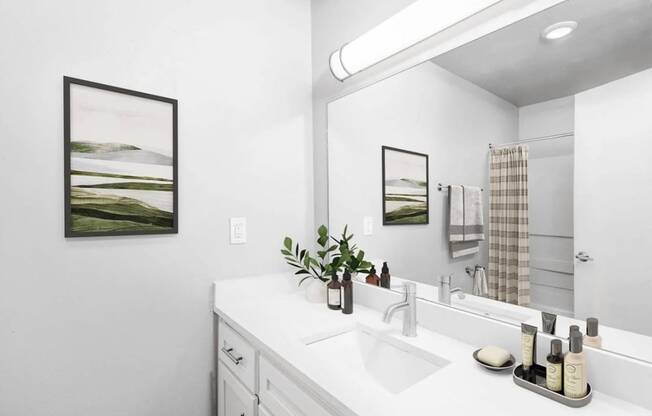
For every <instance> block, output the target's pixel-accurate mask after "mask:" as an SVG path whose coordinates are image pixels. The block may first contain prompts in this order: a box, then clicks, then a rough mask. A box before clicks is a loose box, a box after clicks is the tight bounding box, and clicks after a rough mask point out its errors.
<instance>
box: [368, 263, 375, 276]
mask: <svg viewBox="0 0 652 416" xmlns="http://www.w3.org/2000/svg"><path fill="white" fill-rule="evenodd" d="M369 274H376V266H374V265H373V264H372V265H371V270H369Z"/></svg>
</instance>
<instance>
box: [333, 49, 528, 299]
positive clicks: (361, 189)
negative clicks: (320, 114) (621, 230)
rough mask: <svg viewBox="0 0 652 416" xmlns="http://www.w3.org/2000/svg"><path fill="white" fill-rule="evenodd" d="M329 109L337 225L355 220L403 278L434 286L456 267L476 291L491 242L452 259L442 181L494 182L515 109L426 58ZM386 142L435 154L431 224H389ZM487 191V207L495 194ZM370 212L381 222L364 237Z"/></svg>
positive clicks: (370, 246) (375, 252) (462, 281)
mask: <svg viewBox="0 0 652 416" xmlns="http://www.w3.org/2000/svg"><path fill="white" fill-rule="evenodd" d="M328 110H329V111H328V126H329V131H328V134H329V139H328V151H329V158H328V160H329V195H330V198H329V212H330V223H331V227H332V231H333V232H335V231H339V230H341V229H342V228H343V227H344V225H345V224H349V227H350V229H351V230H352V232H353V233H354V234H355V235H356V237H357V238H356V241H357V242H358V243H359V245H360V246H361V248H363V249H364V250H365V251H366V253H367V255H368V257H369V258H373V259H375V258H381V259H385V260H388V261H389V265H390V269H391V271H392V273H393V274H395V275H396V276H400V277H403V278H408V279H412V280H416V281H420V282H424V283H430V284H437V281H438V280H437V279H438V276H440V275H442V274H448V273H453V272H455V273H456V277H455V282H454V283H455V284H457V285H460V286H462V287H463V288H464V290H465V291H466V292H470V291H471V289H472V282H471V279H470V278H469V277H468V276H467V275H466V274H465V272H464V267H465V266H474V265H475V264H485V263H486V250H483V249H482V248H483V247H484V246H485V243H481V253H482V254H483V255H474V256H465V257H462V258H459V259H455V260H452V259H451V257H450V251H449V248H448V242H447V235H446V230H447V218H448V217H447V206H448V195H447V192H446V191H443V192H439V191H437V183H438V182H442V183H445V184H449V183H452V184H464V185H476V186H482V187H484V188H485V189H488V174H487V172H488V167H487V150H488V143H489V142H491V141H495V139H496V138H499V139H501V141H502V140H506V139H507V138H510V137H515V136H516V134H517V109H516V107H514V106H513V105H512V104H510V103H508V102H506V101H504V100H502V99H500V98H498V97H496V96H495V95H492V94H490V93H489V92H487V91H485V90H483V89H481V88H479V87H477V86H475V85H473V84H471V83H469V82H468V81H465V80H463V79H461V78H459V77H457V76H456V75H454V74H452V73H450V72H448V71H445V70H443V69H442V68H440V67H438V66H437V65H435V64H433V63H431V62H426V63H424V64H421V65H419V66H417V67H415V68H412V69H410V70H407V71H405V72H402V73H400V74H398V75H395V76H393V77H391V78H389V79H387V80H384V81H382V82H380V83H377V84H375V85H373V86H371V87H368V88H365V89H363V90H361V91H358V92H356V93H353V94H351V95H348V96H346V97H343V98H341V99H339V100H336V101H334V102H332V103H330V104H329V106H328ZM383 145H386V146H391V147H398V148H401V149H407V150H411V151H416V152H419V153H425V154H428V156H429V180H430V223H429V224H428V225H398V226H397V225H395V226H383V225H382V162H381V158H382V150H381V146H383ZM484 197H485V198H484V200H485V211H487V212H488V210H487V209H486V208H487V201H488V192H485V193H484ZM364 216H372V217H373V219H374V234H373V235H372V236H364V235H363V232H362V224H363V217H364ZM485 218H488V217H487V215H486V213H485Z"/></svg>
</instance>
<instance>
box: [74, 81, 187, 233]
mask: <svg viewBox="0 0 652 416" xmlns="http://www.w3.org/2000/svg"><path fill="white" fill-rule="evenodd" d="M64 97H65V116H64V124H65V128H64V130H65V132H64V136H65V137H64V145H65V192H66V198H65V201H66V218H65V219H66V237H84V236H102V235H129V234H166V233H176V232H177V196H176V195H177V166H176V153H177V123H176V117H177V101H176V100H174V99H170V98H163V97H158V96H154V95H150V94H144V93H139V92H136V91H130V90H125V89H122V88H117V87H111V86H107V85H103V84H97V83H93V82H89V81H83V80H78V79H73V78H68V77H66V78H64Z"/></svg>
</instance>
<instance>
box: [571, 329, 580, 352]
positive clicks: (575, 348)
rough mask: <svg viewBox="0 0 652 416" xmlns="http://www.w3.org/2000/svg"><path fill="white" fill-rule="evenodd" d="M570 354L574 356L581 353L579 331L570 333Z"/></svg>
mask: <svg viewBox="0 0 652 416" xmlns="http://www.w3.org/2000/svg"><path fill="white" fill-rule="evenodd" d="M570 352H574V353H575V354H577V353H580V352H582V333H581V332H580V331H579V330H578V331H575V332H573V333H571V336H570Z"/></svg>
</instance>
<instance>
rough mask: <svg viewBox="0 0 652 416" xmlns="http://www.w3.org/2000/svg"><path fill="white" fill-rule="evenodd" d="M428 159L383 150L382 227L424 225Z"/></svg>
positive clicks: (425, 219) (409, 152)
mask: <svg viewBox="0 0 652 416" xmlns="http://www.w3.org/2000/svg"><path fill="white" fill-rule="evenodd" d="M428 212H429V209H428V155H424V154H422V153H416V152H411V151H408V150H401V149H395V148H393V147H388V146H383V225H401V224H428Z"/></svg>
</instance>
